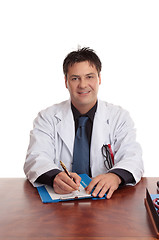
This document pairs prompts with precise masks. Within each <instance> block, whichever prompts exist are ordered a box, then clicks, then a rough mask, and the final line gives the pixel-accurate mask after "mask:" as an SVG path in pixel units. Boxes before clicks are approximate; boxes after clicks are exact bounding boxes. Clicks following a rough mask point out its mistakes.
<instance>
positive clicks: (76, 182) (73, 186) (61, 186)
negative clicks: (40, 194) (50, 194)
mask: <svg viewBox="0 0 159 240" xmlns="http://www.w3.org/2000/svg"><path fill="white" fill-rule="evenodd" d="M70 175H71V177H72V179H71V178H70V177H69V176H68V175H67V174H66V173H65V172H60V173H58V174H57V175H56V177H55V179H54V182H53V188H54V191H55V192H56V193H59V194H67V193H71V192H73V191H76V190H78V189H79V186H80V181H81V177H80V176H79V175H78V174H76V173H70Z"/></svg>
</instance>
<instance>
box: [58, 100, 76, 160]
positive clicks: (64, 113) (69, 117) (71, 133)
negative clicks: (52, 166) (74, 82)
mask: <svg viewBox="0 0 159 240" xmlns="http://www.w3.org/2000/svg"><path fill="white" fill-rule="evenodd" d="M55 118H57V120H58V121H57V132H58V134H59V136H60V137H61V139H62V140H63V142H64V143H65V144H66V146H67V147H68V149H69V151H70V153H71V155H72V156H73V145H74V137H75V126H74V119H73V114H72V110H71V100H70V99H69V100H67V101H65V102H64V104H63V105H62V108H61V109H60V111H59V112H58V113H57V114H56V115H55Z"/></svg>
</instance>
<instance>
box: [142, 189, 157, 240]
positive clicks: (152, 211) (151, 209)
mask: <svg viewBox="0 0 159 240" xmlns="http://www.w3.org/2000/svg"><path fill="white" fill-rule="evenodd" d="M156 197H159V194H150V193H149V191H148V189H146V198H145V206H146V209H147V212H148V214H149V217H150V220H151V222H152V225H153V227H154V230H155V232H156V236H157V238H159V215H158V213H157V211H156V208H155V206H154V204H153V199H155V198H156Z"/></svg>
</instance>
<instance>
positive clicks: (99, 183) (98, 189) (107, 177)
mask: <svg viewBox="0 0 159 240" xmlns="http://www.w3.org/2000/svg"><path fill="white" fill-rule="evenodd" d="M120 183H121V179H120V177H118V176H117V175H116V174H114V173H106V174H100V175H98V176H97V177H95V178H93V179H92V181H91V182H90V184H89V185H88V187H86V192H87V193H91V191H92V189H93V188H94V187H95V189H94V191H93V193H92V195H93V197H96V196H97V195H98V193H99V195H98V197H100V198H102V197H103V196H104V194H105V193H106V192H107V191H108V193H107V199H109V198H111V196H112V194H113V192H114V191H115V190H116V189H118V187H119V184H120Z"/></svg>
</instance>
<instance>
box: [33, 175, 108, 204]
mask: <svg viewBox="0 0 159 240" xmlns="http://www.w3.org/2000/svg"><path fill="white" fill-rule="evenodd" d="M79 176H80V177H81V183H80V184H81V185H82V186H83V187H84V188H85V187H87V186H88V185H89V183H90V182H91V178H90V177H89V176H88V175H87V174H79ZM37 190H38V193H39V195H40V198H41V200H42V202H43V203H53V202H61V201H70V200H77V199H86V198H90V199H92V200H97V199H106V194H105V195H104V197H102V198H99V197H93V196H92V195H91V194H90V195H89V196H84V197H83V196H79V197H78V196H76V197H72V198H65V197H64V198H61V197H60V198H56V199H53V198H52V197H51V195H50V194H49V191H48V190H47V186H45V185H44V186H40V187H37ZM92 192H93V191H92ZM57 196H58V195H57ZM63 196H65V195H63Z"/></svg>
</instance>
